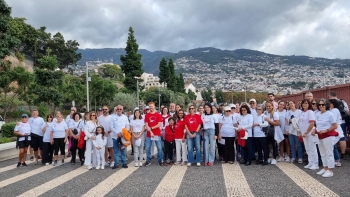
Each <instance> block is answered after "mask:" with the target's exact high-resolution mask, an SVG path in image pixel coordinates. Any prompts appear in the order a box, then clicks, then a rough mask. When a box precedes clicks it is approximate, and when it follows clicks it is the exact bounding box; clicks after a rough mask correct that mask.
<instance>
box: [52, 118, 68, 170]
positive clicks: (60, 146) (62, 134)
mask: <svg viewBox="0 0 350 197" xmlns="http://www.w3.org/2000/svg"><path fill="white" fill-rule="evenodd" d="M56 118H57V122H56V123H54V124H53V125H52V132H51V142H52V141H53V144H54V149H55V153H54V163H53V166H57V165H58V164H57V159H58V151H60V152H61V160H62V162H61V165H64V158H65V155H66V152H65V148H66V143H67V140H68V125H67V123H66V122H64V121H63V116H62V115H59V116H57V117H56Z"/></svg>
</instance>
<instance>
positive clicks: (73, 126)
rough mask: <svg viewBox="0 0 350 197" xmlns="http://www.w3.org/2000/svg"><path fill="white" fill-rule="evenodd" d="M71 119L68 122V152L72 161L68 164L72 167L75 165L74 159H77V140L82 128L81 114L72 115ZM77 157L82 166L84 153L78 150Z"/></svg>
mask: <svg viewBox="0 0 350 197" xmlns="http://www.w3.org/2000/svg"><path fill="white" fill-rule="evenodd" d="M72 117H73V119H72V120H70V121H69V122H70V125H68V126H69V135H70V138H71V140H70V143H71V147H70V151H71V153H72V159H71V161H70V163H71V164H72V165H75V162H76V157H77V149H78V140H79V137H80V133H81V131H82V130H83V128H84V123H83V121H82V120H81V114H80V113H74V114H73V116H72ZM78 155H79V159H80V164H83V159H84V151H83V150H82V149H78Z"/></svg>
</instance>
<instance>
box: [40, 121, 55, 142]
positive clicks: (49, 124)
mask: <svg viewBox="0 0 350 197" xmlns="http://www.w3.org/2000/svg"><path fill="white" fill-rule="evenodd" d="M46 124H47V127H46V130H45V133H44V137H43V142H50V137H51V136H50V134H51V131H52V125H53V124H54V123H53V122H47V123H45V124H44V125H43V128H44V127H45V125H46Z"/></svg>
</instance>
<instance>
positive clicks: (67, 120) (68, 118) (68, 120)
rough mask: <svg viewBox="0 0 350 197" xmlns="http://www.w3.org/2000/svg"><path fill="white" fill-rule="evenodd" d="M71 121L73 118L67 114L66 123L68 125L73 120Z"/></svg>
mask: <svg viewBox="0 0 350 197" xmlns="http://www.w3.org/2000/svg"><path fill="white" fill-rule="evenodd" d="M73 121H74V119H73V118H70V115H68V116H67V117H66V123H67V125H70V123H71V122H73Z"/></svg>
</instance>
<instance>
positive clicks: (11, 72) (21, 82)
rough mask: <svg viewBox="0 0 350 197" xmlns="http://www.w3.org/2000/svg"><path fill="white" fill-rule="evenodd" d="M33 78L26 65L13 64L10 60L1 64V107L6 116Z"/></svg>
mask: <svg viewBox="0 0 350 197" xmlns="http://www.w3.org/2000/svg"><path fill="white" fill-rule="evenodd" d="M32 79H33V76H32V74H31V73H29V72H28V71H26V70H25V68H24V67H20V66H12V65H11V63H10V62H3V63H2V64H1V65H0V103H1V106H0V107H1V108H2V109H4V118H6V113H7V111H8V110H9V109H10V108H11V106H12V105H13V103H14V101H15V99H17V98H18V97H20V96H21V95H22V94H23V93H25V92H26V91H27V89H28V86H29V85H30V84H31V80H32Z"/></svg>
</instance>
